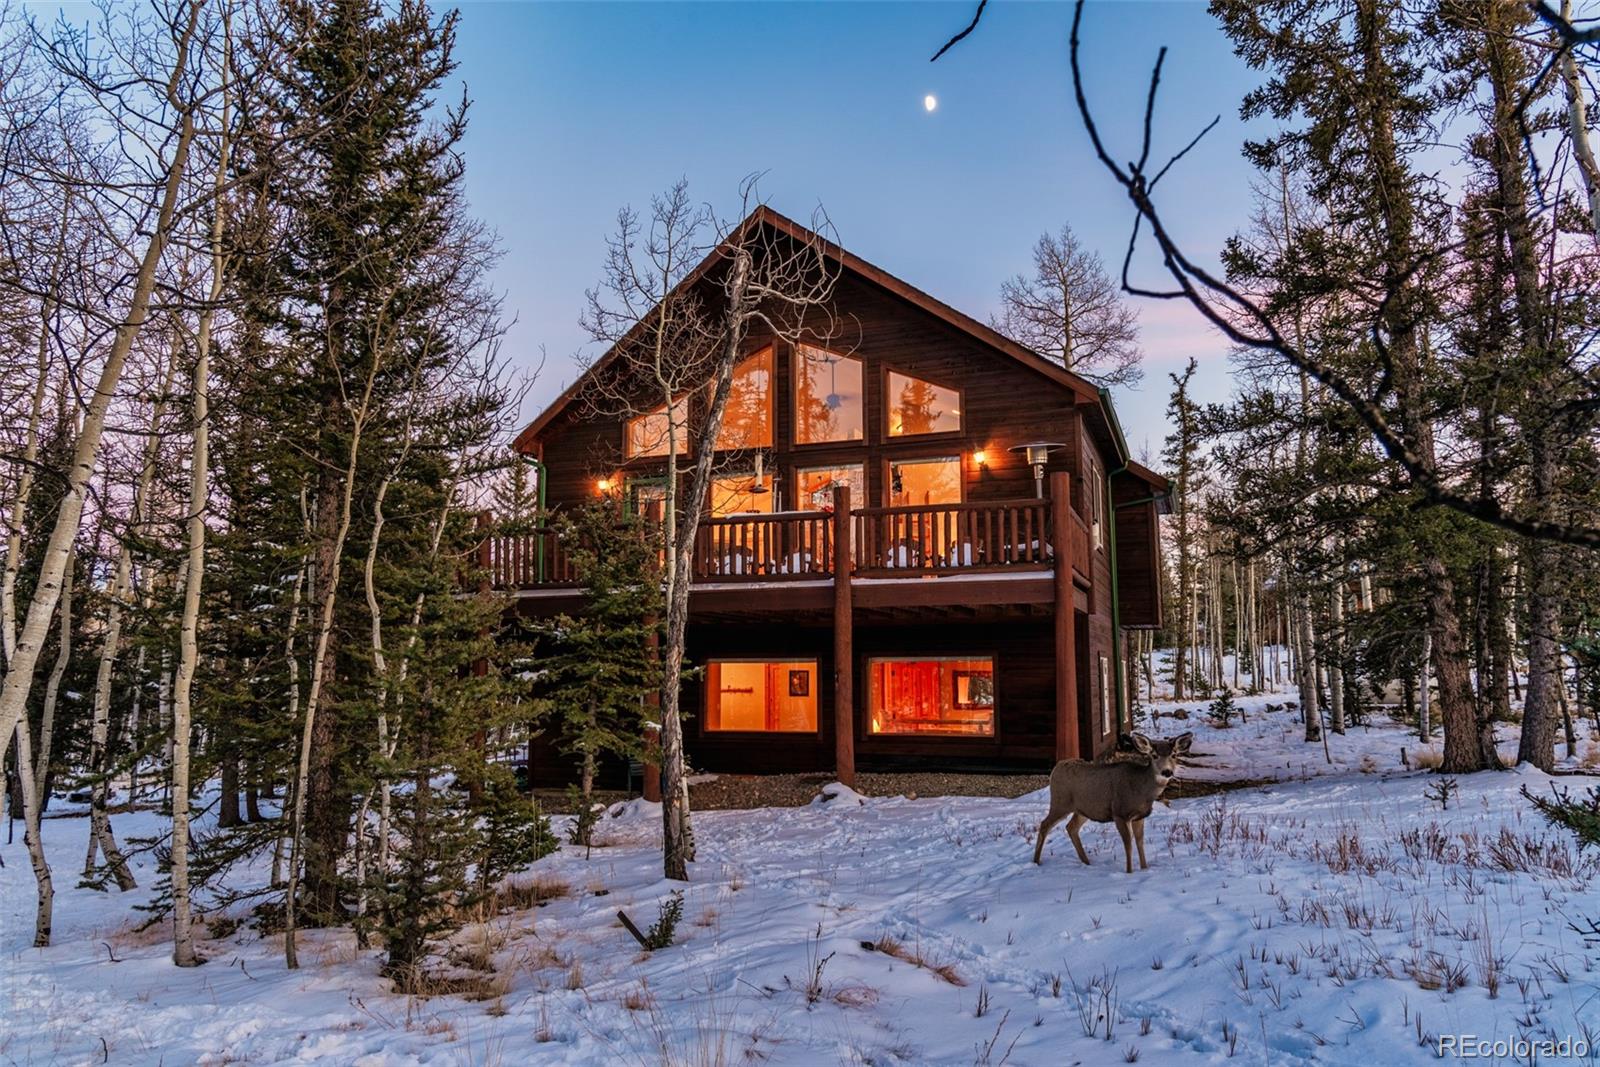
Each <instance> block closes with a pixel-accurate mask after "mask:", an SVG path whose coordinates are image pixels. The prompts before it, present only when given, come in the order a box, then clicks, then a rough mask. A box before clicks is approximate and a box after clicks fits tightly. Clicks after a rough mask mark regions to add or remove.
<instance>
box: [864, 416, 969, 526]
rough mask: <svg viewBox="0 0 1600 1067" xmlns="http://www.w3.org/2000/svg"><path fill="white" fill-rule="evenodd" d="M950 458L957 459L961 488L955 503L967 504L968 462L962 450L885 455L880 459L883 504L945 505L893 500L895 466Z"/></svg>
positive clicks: (904, 506)
mask: <svg viewBox="0 0 1600 1067" xmlns="http://www.w3.org/2000/svg"><path fill="white" fill-rule="evenodd" d="M929 436H933V435H931V434H930V435H929ZM918 440H919V441H920V440H921V438H918ZM950 460H954V461H955V464H956V486H957V488H958V489H959V490H960V497H959V498H958V499H957V500H955V501H953V503H954V504H965V503H966V502H967V464H966V457H965V456H963V455H962V454H961V453H960V452H957V453H956V454H955V455H953V456H952V455H938V454H935V455H931V456H930V455H908V456H883V457H882V458H881V459H880V461H879V462H880V463H881V464H882V467H881V470H880V471H879V473H880V474H881V475H882V477H883V497H882V499H883V504H882V506H883V507H886V508H920V507H932V508H937V507H943V506H945V505H941V504H896V503H894V502H893V498H894V468H895V467H897V466H904V465H905V464H907V463H938V462H949V461H950Z"/></svg>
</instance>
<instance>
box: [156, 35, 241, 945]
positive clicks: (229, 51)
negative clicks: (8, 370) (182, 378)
mask: <svg viewBox="0 0 1600 1067" xmlns="http://www.w3.org/2000/svg"><path fill="white" fill-rule="evenodd" d="M222 32H223V37H222V65H221V70H222V114H221V124H220V126H219V127H218V143H217V169H216V177H215V180H214V182H213V185H212V194H213V196H214V197H215V199H214V200H213V202H212V205H211V207H212V214H211V289H210V292H209V293H208V295H207V299H206V306H205V310H203V311H202V312H201V313H200V325H199V329H198V330H197V331H196V333H195V360H194V401H193V402H194V413H193V414H194V433H193V454H192V455H191V456H190V459H189V522H188V527H189V528H188V535H189V558H188V573H187V574H186V576H185V578H184V585H183V620H182V622H181V623H180V625H179V637H178V676H177V679H176V680H175V682H174V684H173V687H172V865H171V871H172V962H173V963H174V964H176V965H177V966H179V967H194V966H198V965H199V963H200V962H201V961H200V958H199V956H198V954H197V953H196V952H195V947H194V924H193V918H192V915H191V908H190V900H189V734H190V723H191V720H192V718H193V716H192V713H191V709H190V693H191V691H192V689H193V687H194V672H195V665H196V663H197V662H198V660H199V657H200V595H201V587H202V585H203V584H204V582H205V573H206V518H205V514H206V501H207V499H208V498H209V496H210V484H209V482H210V476H211V458H210V457H211V453H210V447H211V432H210V419H211V329H212V325H213V324H214V322H215V321H216V307H217V301H218V300H219V299H220V298H221V296H222V286H223V277H224V274H225V261H224V258H223V251H222V236H223V228H224V226H225V225H226V221H227V201H226V198H225V197H224V195H223V194H224V192H225V191H226V188H227V180H228V149H229V133H230V131H229V122H230V115H231V106H232V100H231V99H230V96H229V82H228V78H229V71H230V70H231V68H232V64H233V47H232V36H231V35H232V25H231V23H230V21H229V13H228V12H227V11H226V10H224V12H223V16H222Z"/></svg>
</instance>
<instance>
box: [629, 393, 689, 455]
mask: <svg viewBox="0 0 1600 1067" xmlns="http://www.w3.org/2000/svg"><path fill="white" fill-rule="evenodd" d="M679 404H682V405H683V421H682V422H681V423H680V424H679V426H680V428H681V429H682V430H683V437H682V445H681V447H680V448H679V449H678V455H680V456H687V455H691V454H692V447H691V446H692V444H693V437H694V430H693V427H694V402H693V399H692V394H691V393H685V394H684V395H682V396H680V397H678V398H677V399H676V400H674V401H673V402H672V403H671V404H663V405H661V406H660V407H655V408H651V409H650V410H649V411H645V412H641V413H640V414H638V415H631V416H629V417H627V418H625V419H623V420H622V461H623V462H624V463H651V462H659V463H663V464H664V463H665V462H666V461H667V457H668V456H670V455H671V454H672V453H671V452H670V451H669V450H668V449H667V448H666V446H663V447H662V450H661V451H660V452H635V451H634V450H633V425H634V423H637V422H643V421H644V420H645V419H649V418H653V417H655V416H657V415H659V416H661V417H663V418H665V417H666V415H667V412H668V410H669V409H671V408H675V407H677V406H678V405H679ZM669 429H670V426H669Z"/></svg>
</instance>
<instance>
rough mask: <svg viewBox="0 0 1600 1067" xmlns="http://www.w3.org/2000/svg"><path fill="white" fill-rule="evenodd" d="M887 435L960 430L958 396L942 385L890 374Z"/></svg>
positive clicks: (904, 435)
mask: <svg viewBox="0 0 1600 1067" xmlns="http://www.w3.org/2000/svg"><path fill="white" fill-rule="evenodd" d="M888 405H889V436H890V437H909V436H911V435H912V434H919V433H948V432H950V431H953V430H959V429H961V394H960V393H958V392H956V391H955V390H954V389H946V388H945V387H944V386H942V385H934V384H933V383H932V382H928V381H923V380H922V379H921V378H913V377H911V375H909V374H901V373H900V372H899V371H890V372H889V393H888Z"/></svg>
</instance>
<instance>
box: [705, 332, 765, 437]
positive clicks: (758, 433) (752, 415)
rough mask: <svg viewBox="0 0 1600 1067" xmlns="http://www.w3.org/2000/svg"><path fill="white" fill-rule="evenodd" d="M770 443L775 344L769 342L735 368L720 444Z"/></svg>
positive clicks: (719, 433)
mask: <svg viewBox="0 0 1600 1067" xmlns="http://www.w3.org/2000/svg"><path fill="white" fill-rule="evenodd" d="M771 444H772V346H771V345H768V346H767V347H766V348H763V349H762V350H761V351H759V352H757V353H756V354H755V355H753V356H748V357H746V358H745V359H743V360H741V361H740V362H739V364H738V366H736V367H734V368H733V381H732V383H730V385H729V390H728V406H727V407H726V408H724V409H723V412H722V428H721V429H720V430H719V431H718V432H717V447H718V448H719V449H726V448H768V447H770V446H771Z"/></svg>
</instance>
